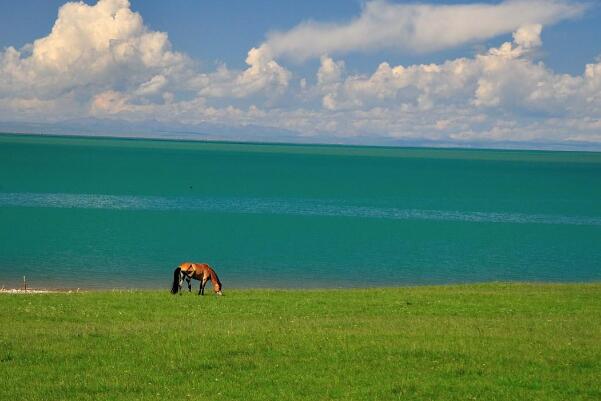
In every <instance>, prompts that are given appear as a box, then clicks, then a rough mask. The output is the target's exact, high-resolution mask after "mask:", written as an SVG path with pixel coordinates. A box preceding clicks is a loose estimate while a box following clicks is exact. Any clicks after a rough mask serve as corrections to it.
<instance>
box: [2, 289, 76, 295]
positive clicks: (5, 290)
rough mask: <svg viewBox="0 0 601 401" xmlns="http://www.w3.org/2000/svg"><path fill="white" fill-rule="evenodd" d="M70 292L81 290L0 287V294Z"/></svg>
mask: <svg viewBox="0 0 601 401" xmlns="http://www.w3.org/2000/svg"><path fill="white" fill-rule="evenodd" d="M59 292H60V293H71V292H81V291H80V290H79V288H78V289H76V290H47V289H38V288H32V289H27V290H24V289H22V288H0V294H51V293H59Z"/></svg>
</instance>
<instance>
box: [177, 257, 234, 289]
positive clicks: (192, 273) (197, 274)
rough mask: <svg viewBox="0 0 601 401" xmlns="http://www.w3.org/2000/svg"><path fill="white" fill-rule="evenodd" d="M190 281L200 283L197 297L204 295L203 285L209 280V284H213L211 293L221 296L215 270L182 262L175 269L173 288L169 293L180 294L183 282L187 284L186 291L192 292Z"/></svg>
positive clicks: (219, 283)
mask: <svg viewBox="0 0 601 401" xmlns="http://www.w3.org/2000/svg"><path fill="white" fill-rule="evenodd" d="M192 279H195V280H198V281H200V289H199V290H198V295H204V294H205V285H206V284H207V281H209V280H211V284H213V291H215V294H217V295H223V293H222V292H221V288H222V286H221V281H219V277H217V273H215V270H213V269H212V268H211V266H209V265H207V264H206V263H192V262H184V263H182V264H181V265H179V266H178V267H177V268H176V269H175V271H174V272H173V286H172V288H171V293H172V294H177V293H178V292H180V291H181V290H182V284H183V283H184V280H186V281H187V282H188V291H190V292H192V284H191V281H192Z"/></svg>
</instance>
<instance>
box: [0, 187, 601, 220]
mask: <svg viewBox="0 0 601 401" xmlns="http://www.w3.org/2000/svg"><path fill="white" fill-rule="evenodd" d="M2 206H4V207H7V206H12V207H48V208H77V209H111V210H156V211H169V210H184V211H185V210H190V211H206V212H221V213H242V214H282V215H298V216H328V217H354V218H379V219H392V220H441V221H464V222H474V223H516V224H563V225H589V226H601V218H597V217H586V216H566V215H550V214H526V213H506V212H477V211H453V210H432V209H402V208H395V207H374V206H363V205H355V204H348V203H344V202H328V201H323V200H307V199H273V198H212V197H202V198H200V197H163V196H133V195H103V194H67V193H0V207H2Z"/></svg>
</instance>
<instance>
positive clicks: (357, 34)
mask: <svg viewBox="0 0 601 401" xmlns="http://www.w3.org/2000/svg"><path fill="white" fill-rule="evenodd" d="M584 9H585V6H584V5H582V4H579V3H574V2H571V1H567V0H506V1H503V2H502V3H499V4H469V5H465V4H461V5H426V4H393V3H389V2H387V1H384V0H374V1H370V2H367V3H366V4H365V6H364V7H363V10H362V12H361V15H360V16H359V17H357V18H355V19H353V20H351V21H349V22H346V23H335V24H334V23H322V22H313V21H309V22H304V23H301V24H300V25H298V26H296V27H294V28H292V29H291V30H289V31H287V32H272V33H270V34H269V35H268V39H267V41H266V43H265V45H266V46H268V47H269V48H270V49H271V51H272V52H273V54H274V55H276V56H286V57H290V58H292V59H297V60H304V59H307V58H312V57H320V56H321V55H323V54H343V53H347V52H351V51H374V50H380V49H400V50H410V51H415V52H430V51H435V50H441V49H446V48H451V47H454V46H458V45H461V44H465V43H470V42H475V41H482V40H485V39H488V38H492V37H495V36H498V35H500V34H504V33H510V32H512V31H514V30H516V29H517V28H519V27H521V26H524V25H530V24H544V25H546V24H551V23H554V22H557V21H560V20H564V19H567V18H572V17H575V16H577V15H579V14H581V13H582V12H583V11H584ZM524 34H525V35H526V34H527V32H525V33H524ZM523 40H527V37H526V36H524V37H523Z"/></svg>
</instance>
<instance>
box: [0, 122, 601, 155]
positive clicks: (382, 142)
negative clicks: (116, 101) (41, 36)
mask: <svg viewBox="0 0 601 401" xmlns="http://www.w3.org/2000/svg"><path fill="white" fill-rule="evenodd" d="M0 133H14V134H36V135H68V136H71V135H72V136H107V137H120V138H154V139H173V140H178V139H179V140H198V141H226V142H269V143H299V144H310V143H313V144H338V145H371V146H403V147H450V148H457V147H460V148H492V149H537V150H578V151H601V144H598V143H590V142H569V143H568V142H556V143H549V142H544V143H542V142H517V141H515V142H510V141H502V142H501V141H499V142H490V141H481V142H476V141H471V142H454V141H432V140H425V139H403V138H392V137H390V136H386V135H363V136H348V137H345V136H338V135H332V134H319V135H305V134H302V133H300V132H296V131H292V130H286V129H281V128H274V127H264V126H259V125H243V126H228V125H222V124H214V123H201V124H183V123H173V122H168V123H167V122H162V121H157V120H146V121H127V120H112V119H98V118H92V117H86V118H78V119H72V120H65V121H60V122H52V123H49V122H20V121H0Z"/></svg>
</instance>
